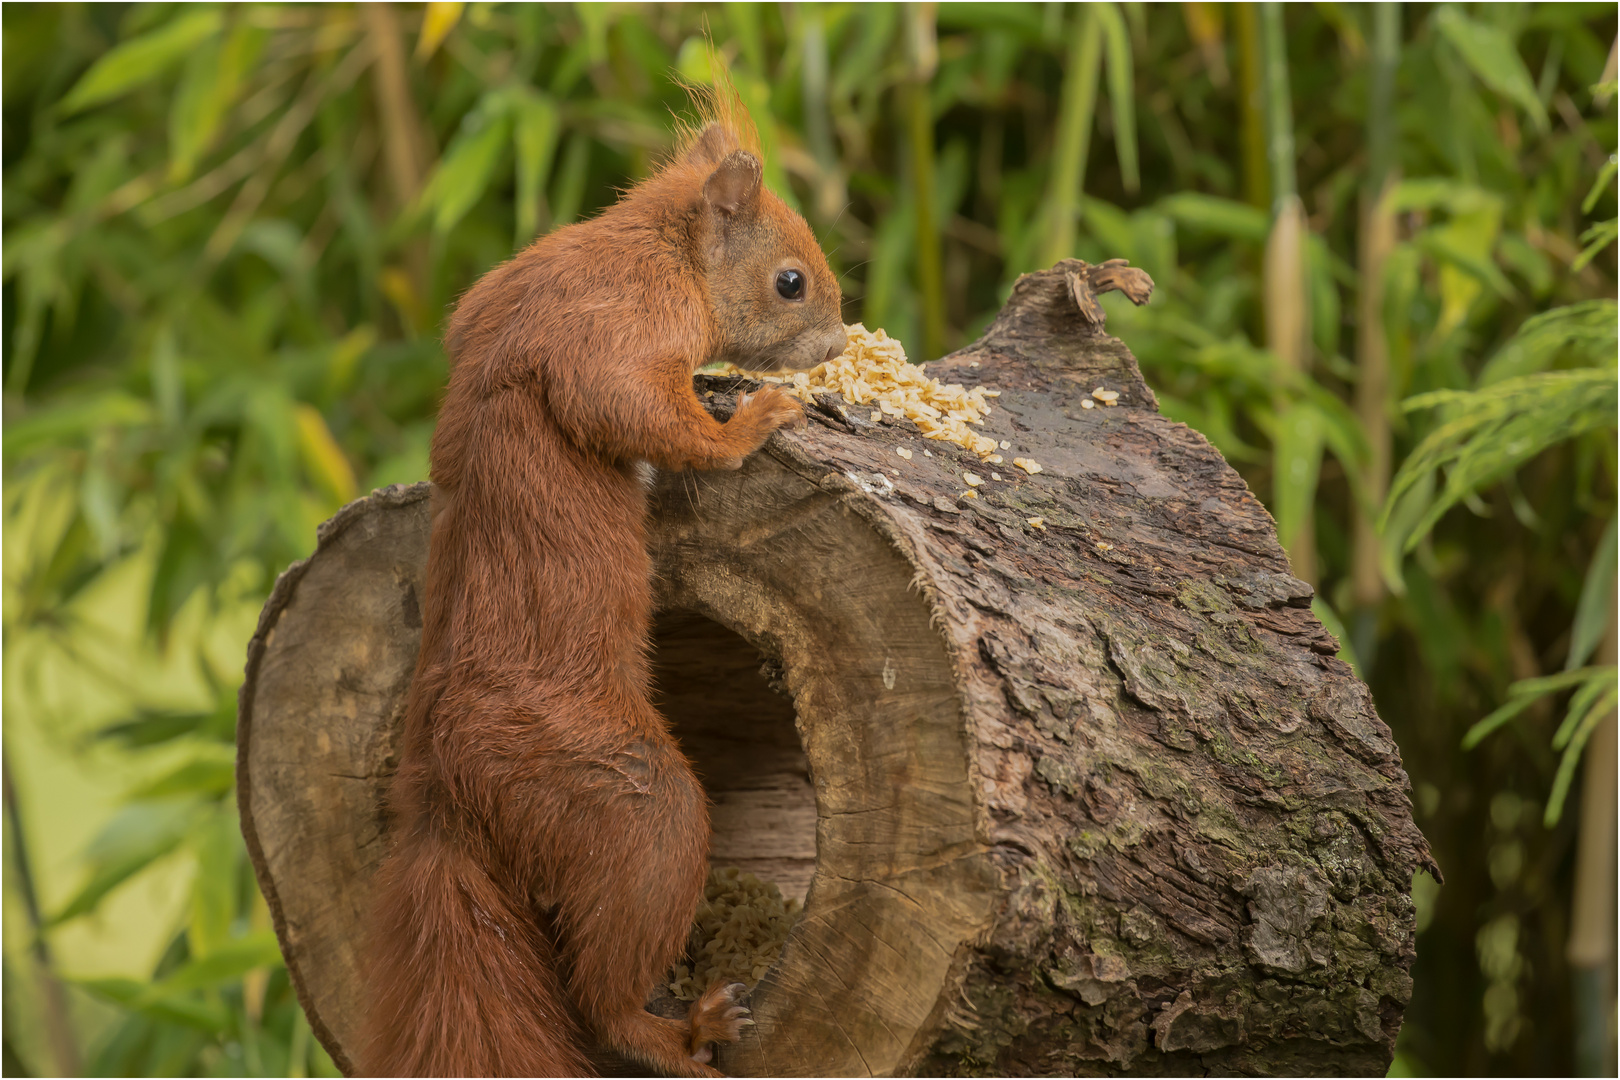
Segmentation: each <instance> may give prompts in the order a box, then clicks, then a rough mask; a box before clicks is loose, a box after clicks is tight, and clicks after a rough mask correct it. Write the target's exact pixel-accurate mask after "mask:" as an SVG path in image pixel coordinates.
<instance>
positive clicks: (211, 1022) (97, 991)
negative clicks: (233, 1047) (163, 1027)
mask: <svg viewBox="0 0 1620 1080" xmlns="http://www.w3.org/2000/svg"><path fill="white" fill-rule="evenodd" d="M72 981H73V984H74V985H75V986H79V987H82V988H83V989H85V990H87V991H89V992H90V993H91V994H94V995H95V996H96V997H99V998H101V999H103V1000H105V1001H110V1002H112V1003H113V1004H115V1005H121V1006H123V1007H124V1008H126V1009H134V1010H137V1011H139V1012H140V1013H142V1014H143V1015H146V1016H148V1017H151V1018H152V1019H154V1020H160V1021H164V1022H167V1023H172V1024H182V1025H184V1026H186V1027H188V1028H195V1029H196V1030H199V1031H206V1032H208V1033H210V1034H213V1035H223V1034H224V1033H225V1032H226V1030H228V1029H229V1027H230V1022H231V1021H230V1014H229V1013H228V1012H227V1011H226V1010H225V1008H224V1006H222V1005H221V1004H219V1003H218V1002H217V1001H204V1000H202V999H200V998H197V997H191V996H178V995H176V996H173V997H165V998H161V999H156V1000H151V999H147V998H146V996H145V995H146V992H147V987H148V985H149V984H147V983H142V982H137V981H136V980H134V979H120V978H111V979H74V980H72Z"/></svg>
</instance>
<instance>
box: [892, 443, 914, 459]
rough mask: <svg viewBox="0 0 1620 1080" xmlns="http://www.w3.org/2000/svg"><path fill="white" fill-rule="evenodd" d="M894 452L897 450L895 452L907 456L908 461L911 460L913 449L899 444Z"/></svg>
mask: <svg viewBox="0 0 1620 1080" xmlns="http://www.w3.org/2000/svg"><path fill="white" fill-rule="evenodd" d="M894 452H895V453H897V454H899V455H900V456H901V457H903V458H905V459H906V460H907V461H910V460H911V451H910V450H907V449H906V448H905V447H903V446H897V447H895V450H894Z"/></svg>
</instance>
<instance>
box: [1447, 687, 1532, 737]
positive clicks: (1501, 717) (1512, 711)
mask: <svg viewBox="0 0 1620 1080" xmlns="http://www.w3.org/2000/svg"><path fill="white" fill-rule="evenodd" d="M1537 700H1538V695H1532V696H1526V697H1515V698H1510V699H1508V701H1507V703H1506V704H1504V705H1502V706H1500V707H1498V708H1497V709H1495V710H1493V711H1492V712H1491V713H1490V714H1489V715H1487V716H1486V717H1485V718H1484V719H1482V720H1479V721H1477V722H1476V723H1474V725H1473V726H1471V727H1470V728H1469V729H1468V731H1467V732H1466V733H1465V734H1464V735H1463V737H1462V748H1463V749H1464V750H1472V749H1473V748H1474V747H1476V746H1478V745H1479V744H1480V743H1481V742H1483V741H1484V739H1485V736H1487V735H1489V734H1490V733H1491V732H1493V731H1495V730H1496V729H1497V728H1499V727H1501V726H1502V725H1503V724H1505V723H1507V722H1508V721H1509V720H1512V719H1513V718H1514V717H1515V716H1518V715H1519V714H1520V713H1522V712H1524V710H1526V709H1528V708H1529V707H1530V706H1532V705H1534V704H1535V703H1536V701H1537Z"/></svg>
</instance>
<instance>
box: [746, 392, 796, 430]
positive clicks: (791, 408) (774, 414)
mask: <svg viewBox="0 0 1620 1080" xmlns="http://www.w3.org/2000/svg"><path fill="white" fill-rule="evenodd" d="M738 420H741V421H743V423H745V424H748V425H750V426H756V425H757V426H758V428H759V429H760V430H761V431H764V432H767V433H768V432H772V431H775V430H776V429H777V428H780V427H799V426H801V425H803V424H804V407H803V406H802V405H800V404H799V402H798V401H797V399H795V398H793V397H791V396H789V395H788V394H786V393H784V392H783V391H781V390H778V389H777V388H776V387H774V386H766V387H763V388H761V389H759V390H755V391H754V392H753V393H751V394H743V395H741V396H740V397H738V398H737V412H736V415H734V416H733V417H732V422H733V423H735V422H736V421H738Z"/></svg>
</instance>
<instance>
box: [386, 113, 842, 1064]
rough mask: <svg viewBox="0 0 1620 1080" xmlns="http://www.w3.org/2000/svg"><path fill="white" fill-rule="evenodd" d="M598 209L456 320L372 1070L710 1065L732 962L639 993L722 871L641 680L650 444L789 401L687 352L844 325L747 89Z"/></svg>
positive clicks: (791, 342)
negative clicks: (707, 392)
mask: <svg viewBox="0 0 1620 1080" xmlns="http://www.w3.org/2000/svg"><path fill="white" fill-rule="evenodd" d="M710 105H711V108H710V109H709V113H710V116H711V118H710V120H709V122H708V123H707V124H706V125H704V126H703V127H701V128H700V129H696V130H692V131H689V132H687V133H686V135H685V137H684V138H683V140H682V144H681V146H680V148H679V150H678V151H677V152H676V154H675V155H674V157H673V158H672V159H671V160H670V161H669V162H668V163H667V164H665V165H664V166H663V168H661V169H660V170H659V171H658V172H657V173H655V174H654V175H652V176H651V177H649V178H647V179H646V180H644V181H642V182H641V183H639V184H637V185H636V186H635V187H634V188H632V189H631V190H630V191H628V192H627V193H625V194H624V196H623V197H622V198H621V199H620V200H619V201H618V202H617V203H616V204H615V205H613V206H612V207H610V208H609V209H607V210H605V211H603V212H602V214H601V215H600V216H598V217H596V218H594V219H592V220H589V221H584V222H580V223H578V224H574V225H569V226H567V227H565V228H561V229H558V230H557V231H555V232H553V233H551V234H550V235H548V236H545V237H543V238H541V239H540V240H538V241H536V242H535V243H534V244H533V245H531V246H530V247H529V248H527V249H526V250H524V251H523V252H521V253H520V254H518V255H517V256H515V257H514V258H512V259H511V260H510V261H508V262H506V263H504V264H502V265H500V266H497V267H495V268H494V269H493V270H491V271H489V273H487V274H485V275H484V277H483V278H482V279H480V280H479V281H478V283H477V284H475V285H474V286H473V287H472V288H471V289H470V290H469V291H468V292H467V293H466V295H465V296H463V297H462V299H461V300H460V302H459V303H458V304H457V306H456V309H455V312H454V314H453V316H452V317H451V320H450V325H449V328H448V333H447V335H446V339H445V341H446V347H447V350H448V352H449V354H450V358H451V374H450V384H449V388H448V390H447V391H446V395H445V399H444V404H443V406H442V407H441V410H440V413H439V422H438V428H437V430H436V431H435V433H434V436H433V444H432V451H431V475H432V479H433V482H434V484H435V485H436V488H435V492H434V507H433V515H434V516H433V524H432V531H431V538H430V542H429V554H428V564H427V580H426V589H425V594H426V595H425V601H424V604H423V628H422V645H421V652H420V654H419V656H418V659H417V666H416V673H415V676H414V679H413V681H412V683H411V688H410V696H409V700H408V702H407V706H406V718H405V732H404V739H403V744H402V748H401V756H400V764H399V771H398V773H397V774H396V776H395V778H394V781H393V784H392V786H391V788H390V790H389V793H388V807H389V810H390V812H391V814H392V826H391V830H390V838H391V849H390V851H389V854H388V855H387V856H386V858H385V860H384V862H383V864H382V867H381V869H380V870H379V872H378V876H377V879H376V882H377V883H376V890H377V894H376V895H377V901H376V907H375V909H374V913H373V919H372V936H371V938H370V941H369V943H368V944H367V945H366V946H365V947H364V955H363V957H362V972H363V976H364V979H365V984H366V987H367V993H368V997H369V1006H368V1010H367V1015H366V1018H365V1021H364V1030H363V1034H362V1038H361V1040H360V1046H359V1053H358V1055H357V1057H356V1060H355V1066H356V1068H357V1070H358V1071H359V1072H360V1074H362V1075H367V1076H578V1075H587V1074H589V1073H590V1071H591V1068H592V1065H591V1057H590V1053H591V1048H592V1046H593V1044H599V1045H602V1046H606V1047H608V1048H610V1049H612V1050H613V1051H615V1052H617V1053H618V1054H620V1055H622V1056H624V1057H626V1058H629V1059H631V1060H633V1061H635V1062H638V1063H639V1064H641V1065H643V1066H645V1067H646V1068H648V1069H652V1070H656V1071H657V1072H660V1073H664V1074H667V1075H671V1076H718V1075H720V1074H719V1073H718V1072H716V1071H715V1070H714V1069H713V1068H711V1067H710V1066H709V1065H708V1064H707V1062H708V1061H709V1060H710V1059H711V1056H712V1050H711V1048H710V1044H711V1043H715V1042H729V1041H733V1040H735V1039H736V1038H737V1035H738V1033H739V1031H740V1029H741V1027H742V1025H743V1024H745V1023H748V1022H749V1021H747V1020H746V1015H745V1014H746V1011H747V1010H745V1009H743V1008H741V1007H740V1006H739V1005H738V1004H737V992H738V991H739V990H740V989H741V984H733V985H732V986H719V987H716V988H714V989H712V990H710V991H709V992H708V993H706V994H705V995H704V996H703V997H702V998H701V999H699V1000H698V1001H696V1002H694V1003H693V1005H692V1007H691V1010H690V1012H689V1013H688V1016H687V1018H686V1019H684V1020H669V1019H664V1018H662V1017H659V1016H655V1015H653V1014H652V1013H650V1012H647V1011H646V1009H645V1008H644V1007H643V1006H644V1003H645V1002H646V1000H647V997H648V994H649V992H650V991H651V989H652V988H653V986H654V985H655V984H656V983H657V981H658V980H659V979H660V978H661V977H662V976H663V975H664V974H665V973H666V972H667V970H668V969H669V967H670V965H671V963H672V962H673V961H675V960H676V959H677V958H678V957H679V955H680V954H681V952H682V950H683V949H684V947H685V943H686V940H687V934H688V931H689V929H690V925H691V922H692V918H693V915H694V912H695V910H696V907H697V904H698V901H699V899H700V898H701V894H702V889H703V883H704V880H705V877H706V875H707V872H708V849H709V815H708V805H707V801H706V797H705V795H704V791H703V788H702V786H701V785H700V784H699V782H698V780H697V778H696V776H695V775H694V774H693V771H692V767H691V764H690V763H689V762H688V761H687V759H686V758H685V757H684V756H683V755H682V753H681V750H680V748H679V746H678V745H677V744H676V742H675V740H674V738H673V737H672V736H671V735H670V732H669V727H668V724H667V722H666V721H665V720H664V718H663V717H662V716H660V715H659V713H658V711H657V709H656V708H655V707H654V706H653V705H652V704H651V702H650V700H649V689H650V671H649V661H648V634H649V626H650V622H651V616H652V588H651V580H650V577H651V572H652V567H651V564H650V561H649V558H648V555H647V547H646V540H645V534H644V518H645V515H646V504H647V496H646V487H645V484H644V482H643V480H642V479H641V477H640V475H639V472H640V467H641V463H643V462H647V463H651V464H652V465H654V466H656V467H657V468H661V469H671V470H674V469H735V468H738V467H739V466H740V465H741V463H742V459H743V458H744V457H745V456H747V455H748V454H750V453H752V452H753V451H754V450H756V449H758V448H759V447H760V445H761V444H762V443H763V442H764V441H765V439H766V438H767V437H769V435H770V434H771V432H772V431H774V430H776V429H777V428H779V427H781V426H783V425H785V424H791V423H799V422H802V421H803V414H802V413H801V411H800V408H799V405H798V404H797V403H796V402H795V401H794V400H793V399H792V398H790V397H789V396H788V395H786V394H784V393H782V392H781V391H779V390H777V389H775V388H773V387H769V386H767V387H766V388H764V389H762V390H759V391H757V392H755V393H753V394H752V395H745V396H744V397H743V398H742V399H740V401H739V403H738V406H737V409H736V411H735V413H734V414H733V415H732V417H731V418H730V419H729V420H728V421H726V422H725V423H723V424H722V423H720V422H718V421H716V420H715V419H714V418H713V417H711V416H710V415H709V414H708V412H707V411H705V410H704V408H703V406H702V405H701V404H700V403H699V401H698V399H697V396H696V394H695V393H694V391H693V386H692V375H693V372H694V371H695V370H696V369H697V368H698V367H699V366H701V365H703V364H706V363H710V362H712V361H718V360H725V361H731V362H733V363H736V364H738V365H740V366H742V367H745V368H750V369H766V370H768V369H772V368H803V367H810V366H813V365H815V364H817V363H820V362H821V361H822V360H824V359H828V358H831V357H833V356H835V355H837V354H838V353H839V352H841V351H842V349H843V347H844V342H845V333H844V326H843V321H842V319H841V317H840V316H841V312H840V294H839V288H838V282H837V279H836V278H835V277H834V276H833V273H832V271H831V269H830V268H829V267H828V265H827V260H826V257H825V256H824V255H823V253H822V251H821V249H820V247H819V245H818V244H817V242H816V238H815V236H814V234H813V233H812V232H811V231H810V228H809V227H808V226H807V225H806V224H805V222H804V219H803V218H801V217H800V216H799V215H798V214H796V213H794V212H793V211H792V210H791V209H789V208H788V207H787V206H786V205H785V204H784V203H783V202H782V201H781V200H780V199H779V198H777V197H776V196H775V195H773V194H772V193H771V192H770V191H769V190H767V189H766V188H765V187H764V185H763V184H762V183H761V182H760V158H759V155H758V149H757V135H756V134H755V133H754V129H753V126H752V123H751V122H750V121H748V119H747V115H746V113H745V112H744V111H743V110H742V109H741V106H740V104H737V103H735V101H734V99H733V103H732V104H729V105H728V104H727V103H726V101H725V100H724V99H722V98H719V97H716V98H715V99H714V100H712V101H711V102H710Z"/></svg>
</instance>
